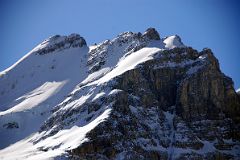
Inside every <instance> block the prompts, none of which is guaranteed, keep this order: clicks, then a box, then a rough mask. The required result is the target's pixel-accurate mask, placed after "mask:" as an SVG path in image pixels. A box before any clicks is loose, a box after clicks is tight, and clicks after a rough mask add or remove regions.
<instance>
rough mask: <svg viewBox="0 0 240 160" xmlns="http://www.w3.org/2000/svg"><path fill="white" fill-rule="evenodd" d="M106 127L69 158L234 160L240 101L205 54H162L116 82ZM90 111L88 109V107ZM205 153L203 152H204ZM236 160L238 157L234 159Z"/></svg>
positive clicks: (207, 52)
mask: <svg viewBox="0 0 240 160" xmlns="http://www.w3.org/2000/svg"><path fill="white" fill-rule="evenodd" d="M115 81H116V83H114V85H112V87H111V88H112V89H118V90H121V92H118V93H117V94H116V95H115V96H114V97H106V100H105V102H106V104H109V103H113V105H112V113H111V115H110V117H109V118H108V120H107V121H105V122H103V123H101V124H100V125H99V126H97V127H96V128H94V129H93V130H92V131H91V132H90V133H89V134H88V138H89V139H90V141H88V142H85V143H84V144H82V145H81V146H79V147H78V148H76V149H74V150H72V151H71V152H70V154H71V155H73V157H75V158H80V159H81V158H82V159H84V158H86V159H88V158H90V159H99V158H100V159H118V158H119V159H120V157H123V158H124V159H233V158H234V157H235V156H236V155H235V156H234V154H233V153H232V152H231V151H232V150H239V148H238V147H239V141H240V136H239V133H240V130H239V113H240V112H239V109H240V100H239V97H238V96H237V94H236V92H235V91H234V89H233V82H232V80H231V79H230V78H228V77H226V76H225V75H224V74H223V73H221V71H220V69H219V64H218V61H217V59H216V58H215V57H214V55H213V53H212V52H211V50H209V49H205V50H203V51H202V52H200V53H198V52H197V51H196V50H193V49H192V48H175V49H172V50H167V51H163V52H162V51H161V52H159V53H157V54H156V55H155V58H154V59H153V60H151V61H147V62H145V63H143V64H142V65H140V66H139V67H138V68H136V69H133V70H130V71H128V72H126V73H124V74H123V75H121V76H119V77H117V78H115ZM89 105H90V106H91V104H89ZM206 148H207V149H206ZM235 158H236V157H235Z"/></svg>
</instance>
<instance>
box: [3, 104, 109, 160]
mask: <svg viewBox="0 0 240 160" xmlns="http://www.w3.org/2000/svg"><path fill="white" fill-rule="evenodd" d="M110 112H111V109H110V108H107V109H106V110H105V111H104V112H103V113H102V114H101V115H99V116H98V117H97V118H96V119H95V120H93V121H92V122H90V123H89V124H87V125H85V126H83V127H78V126H73V127H72V128H70V129H64V130H61V131H60V132H58V133H57V134H55V135H53V136H51V137H48V138H47V139H44V140H42V141H40V142H39V143H36V144H33V140H34V139H38V137H41V136H42V134H44V133H36V134H34V135H32V136H30V137H28V138H26V139H24V140H21V141H19V142H17V143H15V144H13V145H11V146H9V147H7V148H5V149H3V150H0V159H4V160H15V159H26V160H28V159H29V160H35V159H36V160H41V159H50V158H53V157H56V156H59V155H62V154H64V153H65V152H66V151H67V150H71V149H74V148H76V147H78V146H79V145H80V144H82V143H83V142H85V141H88V139H87V138H86V137H85V136H86V134H87V133H88V132H89V131H90V130H92V129H93V128H94V127H96V126H97V125H98V124H99V123H101V122H103V121H104V120H105V119H106V118H107V117H108V116H109V114H110ZM41 150H44V151H41Z"/></svg>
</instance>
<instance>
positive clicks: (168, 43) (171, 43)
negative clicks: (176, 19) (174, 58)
mask: <svg viewBox="0 0 240 160" xmlns="http://www.w3.org/2000/svg"><path fill="white" fill-rule="evenodd" d="M163 43H165V47H166V48H169V49H173V48H175V47H185V46H184V44H183V43H182V40H181V38H180V37H179V36H178V35H173V36H168V37H166V38H164V39H163Z"/></svg>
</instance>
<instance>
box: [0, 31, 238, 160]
mask: <svg viewBox="0 0 240 160" xmlns="http://www.w3.org/2000/svg"><path fill="white" fill-rule="evenodd" d="M0 107H1V108H0V111H1V112H0V142H1V144H0V159H17V158H20V159H52V158H53V159H102V160H113V159H117V160H123V159H124V160H132V159H140V160H141V159H142V160H145V159H146V160H149V159H153V160H155V159H156V160H157V159H160V160H165V159H166V160H175V159H199V160H203V159H216V160H219V159H240V95H239V93H238V94H237V93H236V91H235V90H234V87H233V81H232V79H231V78H229V77H227V76H226V75H225V74H224V73H222V72H221V70H220V67H219V62H218V60H217V58H216V57H215V56H214V54H213V52H212V51H211V49H209V48H204V49H203V50H202V51H197V50H195V49H193V48H191V47H189V46H186V45H184V44H183V42H182V40H181V38H180V37H179V36H178V35H173V36H168V37H163V38H161V37H160V35H159V33H158V32H157V31H156V29H154V28H149V29H147V30H146V31H145V32H144V33H140V32H139V33H133V32H124V33H121V34H119V35H118V36H117V37H116V38H114V39H112V40H106V41H103V42H102V43H99V44H97V45H92V46H87V43H86V41H85V39H84V38H83V37H81V36H80V35H78V34H71V35H70V36H60V35H56V36H53V37H50V38H48V39H46V40H45V41H44V42H42V43H41V44H40V45H38V46H37V47H36V48H34V49H33V50H32V51H30V52H29V53H28V54H27V55H26V56H24V57H23V58H22V59H20V60H19V61H18V62H17V63H16V64H14V65H13V66H11V67H10V68H8V69H7V70H5V71H3V72H1V74H0Z"/></svg>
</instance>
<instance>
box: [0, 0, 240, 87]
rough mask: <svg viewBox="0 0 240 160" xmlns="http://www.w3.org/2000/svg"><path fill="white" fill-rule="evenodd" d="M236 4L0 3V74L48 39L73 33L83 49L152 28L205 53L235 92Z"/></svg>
mask: <svg viewBox="0 0 240 160" xmlns="http://www.w3.org/2000/svg"><path fill="white" fill-rule="evenodd" d="M239 3H240V2H238V0H235V1H234V0H198V1H197V0H119V1H115V0H85V1H83V0H41V1H37V0H36V1H35V0H0V35H1V38H0V70H1V71H2V70H4V69H6V68H7V67H9V66H10V65H12V64H13V63H15V62H16V61H17V60H18V59H19V58H21V57H22V56H23V55H25V54H26V53H27V52H29V51H30V50H31V49H32V48H33V47H34V46H36V45H37V44H39V43H40V42H42V41H43V40H44V39H46V38H47V37H49V36H51V35H55V34H61V35H66V34H70V33H79V34H81V35H82V36H83V37H84V38H85V39H86V41H87V43H88V44H93V43H95V42H96V43H98V42H101V41H103V40H105V39H111V38H113V37H115V36H116V35H117V34H119V33H121V32H123V31H133V32H138V31H140V32H143V31H144V30H145V29H146V28H148V27H154V28H156V29H157V30H158V31H159V33H160V35H161V36H162V37H164V36H167V35H173V34H178V35H180V37H181V38H182V41H183V42H184V43H185V44H186V45H189V46H192V47H193V48H195V49H198V50H201V49H202V48H204V47H209V48H211V49H212V50H213V52H214V53H215V56H216V57H217V58H218V59H219V61H220V66H221V69H222V71H223V72H224V73H225V74H227V75H228V76H230V77H232V78H233V80H234V82H235V88H239V87H240V63H239V61H240V31H239V30H240V4H239Z"/></svg>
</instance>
